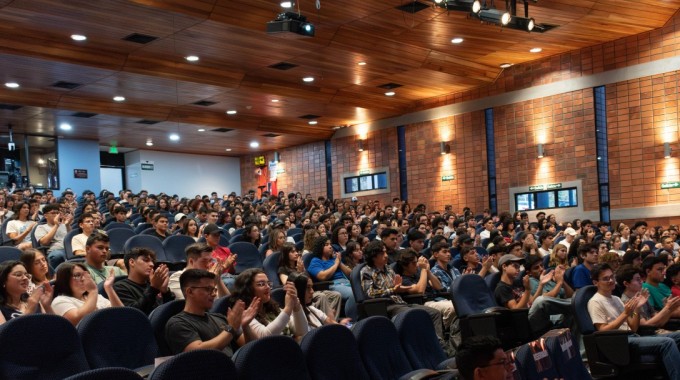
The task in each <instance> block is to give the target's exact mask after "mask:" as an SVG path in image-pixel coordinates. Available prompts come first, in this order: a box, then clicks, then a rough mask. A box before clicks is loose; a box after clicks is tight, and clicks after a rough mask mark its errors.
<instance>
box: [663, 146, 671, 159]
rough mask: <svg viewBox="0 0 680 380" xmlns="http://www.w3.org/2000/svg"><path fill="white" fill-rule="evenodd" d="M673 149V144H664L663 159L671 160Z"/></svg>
mask: <svg viewBox="0 0 680 380" xmlns="http://www.w3.org/2000/svg"><path fill="white" fill-rule="evenodd" d="M672 152H673V149H672V148H671V143H663V157H664V158H671V153H672Z"/></svg>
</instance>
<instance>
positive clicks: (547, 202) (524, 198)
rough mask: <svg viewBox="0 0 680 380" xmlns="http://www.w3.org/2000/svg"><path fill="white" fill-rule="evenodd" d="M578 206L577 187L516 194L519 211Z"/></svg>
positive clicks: (516, 204)
mask: <svg viewBox="0 0 680 380" xmlns="http://www.w3.org/2000/svg"><path fill="white" fill-rule="evenodd" d="M577 206H578V196H577V195H576V188H575V187H572V188H568V189H555V190H544V191H534V192H530V193H518V194H515V207H516V209H517V211H523V210H541V209H546V208H566V207H577Z"/></svg>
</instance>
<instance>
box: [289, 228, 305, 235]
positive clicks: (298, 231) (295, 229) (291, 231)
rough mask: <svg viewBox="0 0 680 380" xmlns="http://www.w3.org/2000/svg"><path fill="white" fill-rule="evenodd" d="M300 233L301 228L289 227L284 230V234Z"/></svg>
mask: <svg viewBox="0 0 680 380" xmlns="http://www.w3.org/2000/svg"><path fill="white" fill-rule="evenodd" d="M301 233H302V228H289V229H288V231H286V236H291V237H292V236H293V235H297V234H301Z"/></svg>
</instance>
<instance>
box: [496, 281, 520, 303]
mask: <svg viewBox="0 0 680 380" xmlns="http://www.w3.org/2000/svg"><path fill="white" fill-rule="evenodd" d="M523 292H524V288H515V287H513V286H512V285H508V284H506V283H505V282H503V281H499V282H498V285H496V290H495V291H494V296H495V297H496V303H498V305H499V306H503V307H508V302H509V301H512V300H514V301H519V300H520V299H521V298H522V293H523Z"/></svg>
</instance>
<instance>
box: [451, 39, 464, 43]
mask: <svg viewBox="0 0 680 380" xmlns="http://www.w3.org/2000/svg"><path fill="white" fill-rule="evenodd" d="M461 42H463V39H462V38H460V37H456V38H454V39H452V40H451V43H452V44H459V43H461Z"/></svg>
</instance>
